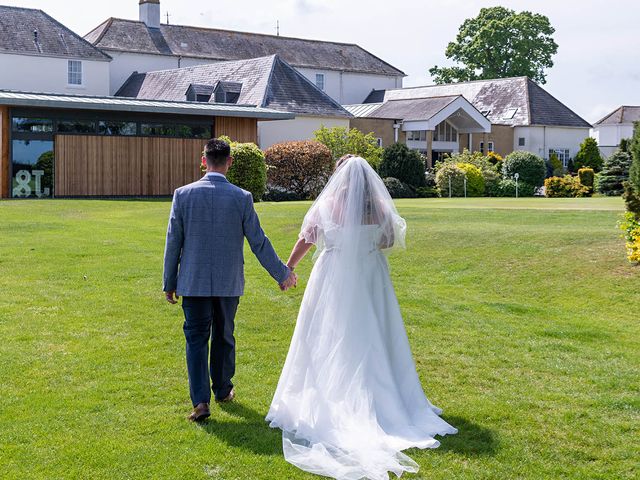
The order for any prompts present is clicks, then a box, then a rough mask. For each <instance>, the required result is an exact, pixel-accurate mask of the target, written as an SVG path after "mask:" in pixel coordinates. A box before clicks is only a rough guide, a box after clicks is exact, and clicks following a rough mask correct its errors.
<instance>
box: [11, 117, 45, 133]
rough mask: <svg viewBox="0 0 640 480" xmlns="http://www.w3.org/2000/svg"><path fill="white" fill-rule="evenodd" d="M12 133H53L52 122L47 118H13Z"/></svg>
mask: <svg viewBox="0 0 640 480" xmlns="http://www.w3.org/2000/svg"><path fill="white" fill-rule="evenodd" d="M13 131H14V132H25V133H27V132H28V133H47V132H53V120H51V119H49V118H22V117H14V118H13Z"/></svg>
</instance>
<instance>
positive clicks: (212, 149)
mask: <svg viewBox="0 0 640 480" xmlns="http://www.w3.org/2000/svg"><path fill="white" fill-rule="evenodd" d="M229 155H231V147H229V144H228V143H227V142H225V141H224V140H218V139H217V138H212V139H211V140H209V141H208V142H207V144H206V145H205V147H204V156H205V157H206V159H207V163H208V164H209V165H211V166H212V167H221V166H222V165H224V164H225V162H226V161H227V158H229Z"/></svg>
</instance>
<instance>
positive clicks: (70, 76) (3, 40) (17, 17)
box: [0, 6, 111, 95]
mask: <svg viewBox="0 0 640 480" xmlns="http://www.w3.org/2000/svg"><path fill="white" fill-rule="evenodd" d="M110 62H111V57H109V55H107V54H105V53H104V52H102V51H100V50H99V49H97V48H96V47H94V46H93V45H92V44H91V43H89V42H87V41H86V40H85V39H83V38H82V37H80V36H78V35H76V34H75V33H73V32H72V31H71V30H69V29H68V28H66V27H65V26H64V25H62V24H60V23H59V22H57V21H56V20H54V19H53V18H51V17H50V16H49V15H47V14H46V13H44V12H43V11H41V10H34V9H30V8H17V7H6V6H0V72H2V74H1V75H0V89H5V90H23V91H38V92H48V93H64V94H77V95H109V64H110Z"/></svg>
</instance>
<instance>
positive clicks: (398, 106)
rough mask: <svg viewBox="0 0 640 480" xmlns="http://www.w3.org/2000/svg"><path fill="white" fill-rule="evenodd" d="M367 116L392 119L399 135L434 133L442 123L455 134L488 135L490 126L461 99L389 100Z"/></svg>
mask: <svg viewBox="0 0 640 480" xmlns="http://www.w3.org/2000/svg"><path fill="white" fill-rule="evenodd" d="M367 116H371V117H376V118H388V119H395V120H398V121H401V122H402V130H403V131H420V130H427V131H432V132H433V131H434V130H435V129H436V127H437V126H438V125H440V124H441V123H442V122H444V121H445V120H446V121H447V122H448V123H450V124H451V125H453V126H454V127H455V128H456V129H457V130H458V132H459V133H490V132H491V122H490V121H489V120H488V119H487V118H486V117H485V116H484V115H482V113H480V112H479V111H478V110H477V109H476V108H475V107H474V106H473V105H472V104H471V103H470V102H469V101H467V100H466V99H465V98H464V97H463V96H462V95H452V96H447V97H431V98H415V99H407V100H389V101H387V102H385V103H383V104H381V105H380V106H379V107H378V108H377V109H375V110H374V111H371V112H368V114H367Z"/></svg>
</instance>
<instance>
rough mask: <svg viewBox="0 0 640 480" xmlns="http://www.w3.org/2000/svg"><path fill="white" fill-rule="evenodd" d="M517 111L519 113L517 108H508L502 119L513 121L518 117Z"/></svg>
mask: <svg viewBox="0 0 640 480" xmlns="http://www.w3.org/2000/svg"><path fill="white" fill-rule="evenodd" d="M517 111H518V109H517V108H507V109H506V110H505V112H504V115H503V116H502V119H503V120H511V119H512V118H513V117H515V116H516V112H517Z"/></svg>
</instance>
